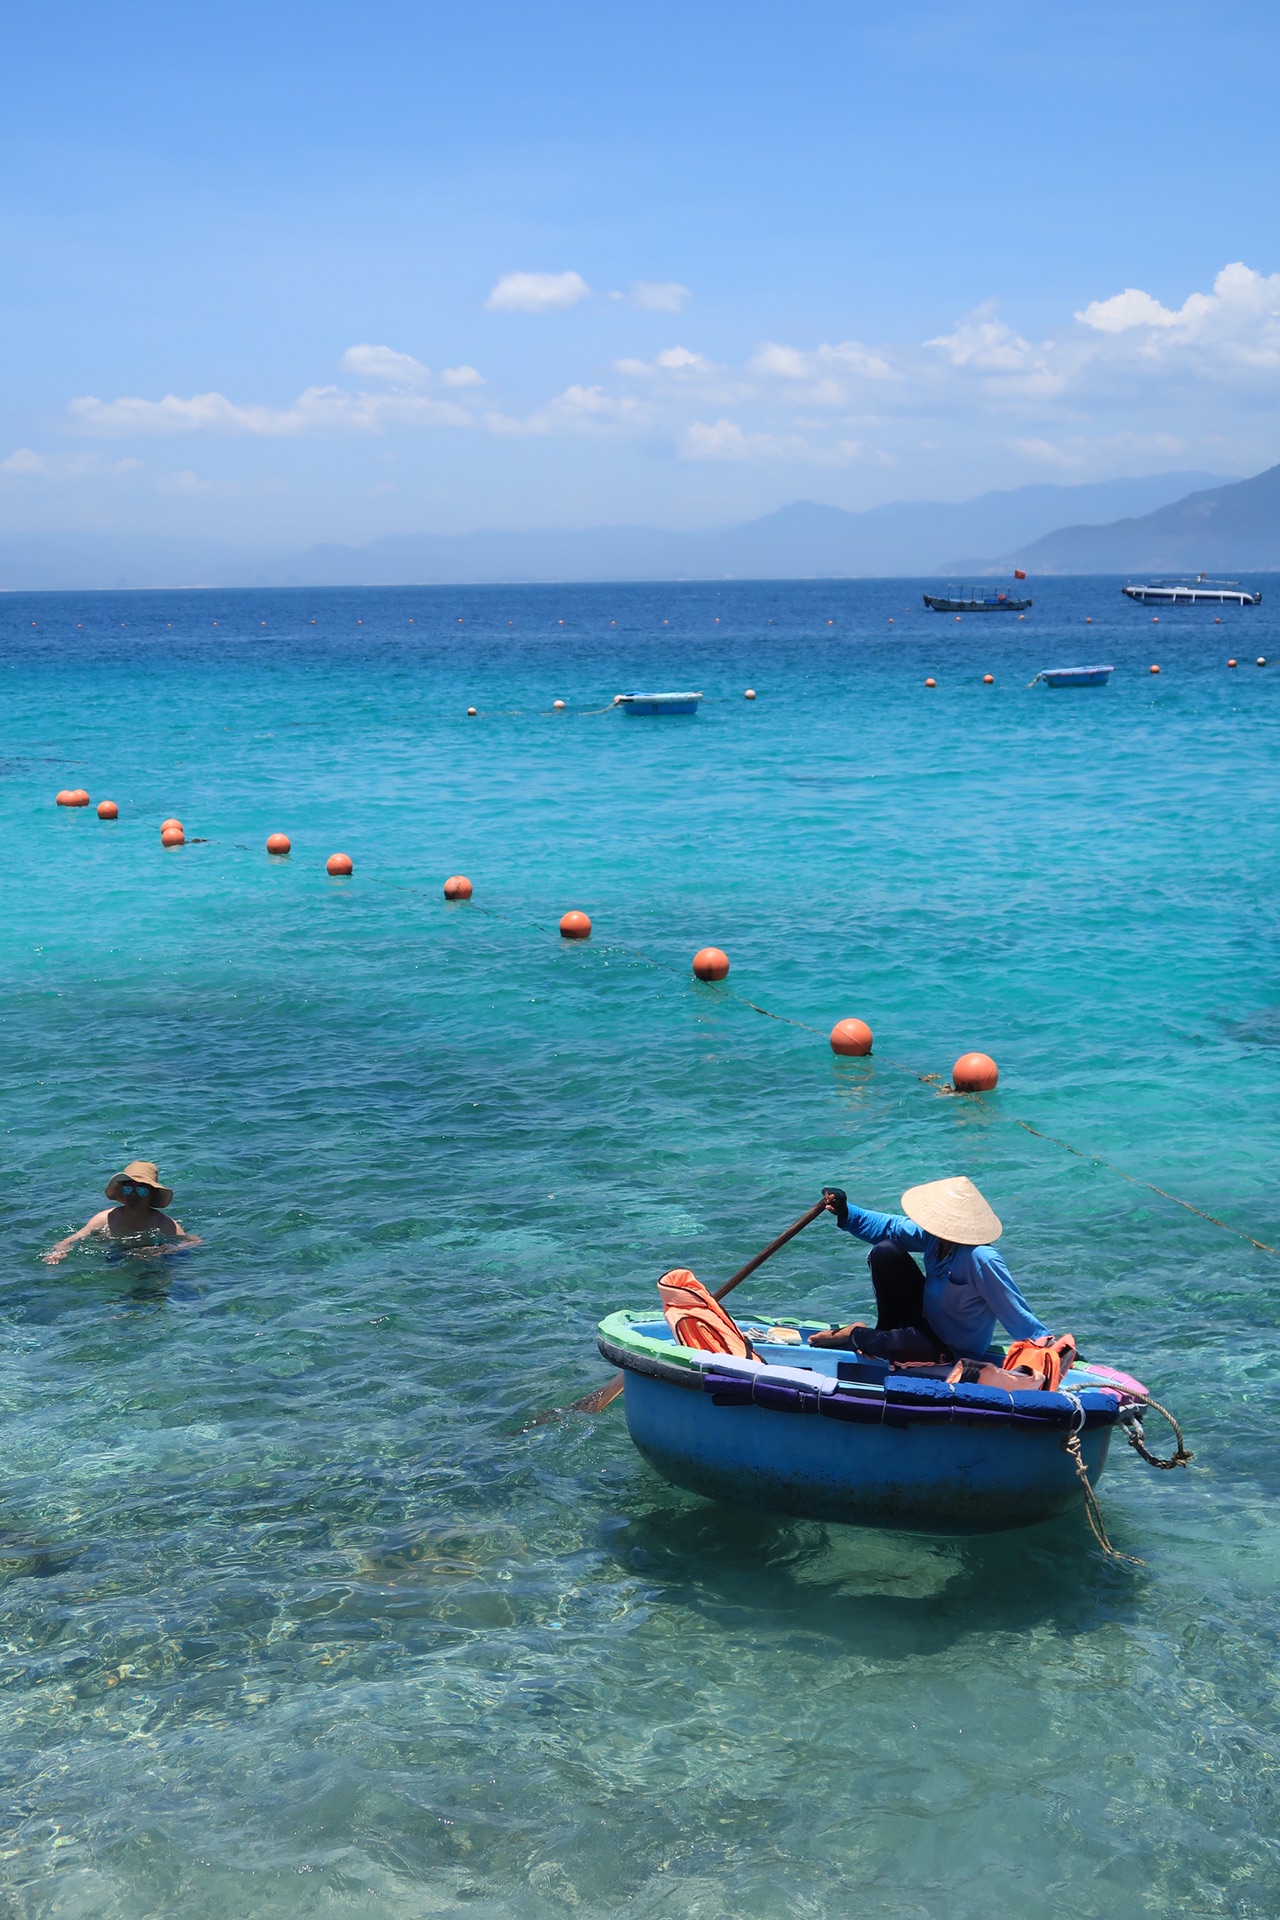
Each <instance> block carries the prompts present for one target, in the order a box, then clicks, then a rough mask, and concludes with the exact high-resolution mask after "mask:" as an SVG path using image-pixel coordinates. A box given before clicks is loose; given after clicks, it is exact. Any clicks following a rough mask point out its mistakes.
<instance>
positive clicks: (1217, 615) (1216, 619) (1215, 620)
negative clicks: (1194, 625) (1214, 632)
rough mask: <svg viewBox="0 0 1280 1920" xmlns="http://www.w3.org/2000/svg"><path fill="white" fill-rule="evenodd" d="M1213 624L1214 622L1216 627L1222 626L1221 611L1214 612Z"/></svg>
mask: <svg viewBox="0 0 1280 1920" xmlns="http://www.w3.org/2000/svg"><path fill="white" fill-rule="evenodd" d="M1213 624H1214V626H1215V627H1220V626H1221V625H1222V615H1221V614H1220V613H1215V614H1214V616H1213Z"/></svg>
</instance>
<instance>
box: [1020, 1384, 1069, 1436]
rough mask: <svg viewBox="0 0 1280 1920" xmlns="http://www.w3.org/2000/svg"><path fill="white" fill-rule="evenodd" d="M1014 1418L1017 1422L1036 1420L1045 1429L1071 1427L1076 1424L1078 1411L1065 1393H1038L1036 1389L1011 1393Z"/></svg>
mask: <svg viewBox="0 0 1280 1920" xmlns="http://www.w3.org/2000/svg"><path fill="white" fill-rule="evenodd" d="M1009 1398H1010V1399H1011V1400H1012V1401H1013V1417H1014V1419H1015V1420H1034V1421H1036V1422H1037V1424H1038V1425H1040V1426H1044V1427H1070V1426H1073V1425H1074V1424H1075V1418H1076V1410H1075V1406H1074V1404H1073V1403H1072V1402H1071V1401H1070V1400H1068V1398H1067V1396H1066V1394H1065V1393H1045V1392H1044V1391H1043V1390H1041V1391H1039V1392H1037V1391H1036V1389H1035V1388H1034V1387H1032V1388H1031V1389H1029V1390H1028V1391H1027V1392H1025V1393H1011V1394H1010V1395H1009Z"/></svg>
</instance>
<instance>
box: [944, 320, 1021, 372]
mask: <svg viewBox="0 0 1280 1920" xmlns="http://www.w3.org/2000/svg"><path fill="white" fill-rule="evenodd" d="M925 345H926V347H937V348H938V349H939V350H940V351H941V352H943V353H945V354H946V356H947V358H948V360H949V361H950V362H951V364H952V366H953V367H976V368H977V369H978V371H979V372H981V373H1027V372H1029V371H1031V370H1032V368H1034V367H1035V365H1036V363H1037V349H1036V348H1035V347H1033V346H1032V344H1031V342H1030V341H1029V340H1024V339H1023V338H1022V335H1021V334H1020V333H1015V332H1014V331H1013V328H1012V327H1007V326H1006V325H1005V323H1004V321H1003V320H996V319H994V318H992V317H991V313H990V308H987V307H980V308H979V309H978V311H977V313H975V314H972V315H970V317H969V319H967V320H964V321H962V322H961V324H960V325H959V326H958V327H957V328H956V330H955V332H954V333H940V334H938V335H936V336H935V338H934V339H932V340H926V341H925Z"/></svg>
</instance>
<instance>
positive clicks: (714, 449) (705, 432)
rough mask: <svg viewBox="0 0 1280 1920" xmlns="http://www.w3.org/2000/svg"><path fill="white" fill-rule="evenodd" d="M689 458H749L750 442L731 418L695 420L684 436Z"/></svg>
mask: <svg viewBox="0 0 1280 1920" xmlns="http://www.w3.org/2000/svg"><path fill="white" fill-rule="evenodd" d="M684 450H685V455H686V457H687V458H688V459H690V460H749V459H750V458H751V454H752V443H751V440H750V439H748V437H747V435H746V434H745V433H744V432H743V431H742V428H741V427H740V426H738V425H737V424H736V422H735V421H733V420H714V421H712V420H695V421H694V422H693V424H692V425H691V426H690V427H689V429H688V431H687V432H686V434H685V437H684Z"/></svg>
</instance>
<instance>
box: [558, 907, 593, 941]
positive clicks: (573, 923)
mask: <svg viewBox="0 0 1280 1920" xmlns="http://www.w3.org/2000/svg"><path fill="white" fill-rule="evenodd" d="M560 937H561V939H562V940H589V939H590V938H591V917H590V915H589V914H585V913H579V912H578V911H577V910H576V909H575V910H574V911H573V912H572V913H563V914H561V916H560Z"/></svg>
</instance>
